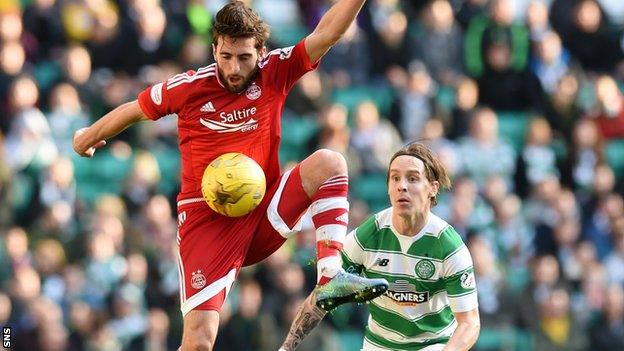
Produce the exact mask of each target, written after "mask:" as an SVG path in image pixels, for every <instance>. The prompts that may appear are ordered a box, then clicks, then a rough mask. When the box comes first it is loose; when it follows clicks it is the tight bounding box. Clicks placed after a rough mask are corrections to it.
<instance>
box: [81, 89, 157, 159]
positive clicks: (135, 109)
mask: <svg viewBox="0 0 624 351" xmlns="http://www.w3.org/2000/svg"><path fill="white" fill-rule="evenodd" d="M146 119H148V118H147V116H145V114H144V113H143V111H141V107H139V102H138V101H137V100H134V101H132V102H128V103H125V104H123V105H121V106H119V107H117V108H116V109H114V110H112V111H111V112H109V113H107V114H106V115H104V117H102V118H100V119H99V120H97V121H96V122H95V123H93V124H92V125H91V126H90V127H87V128H82V129H79V130H77V131H76V133H74V144H73V146H74V151H76V153H77V154H78V155H80V156H83V157H92V156H93V153H95V150H97V149H99V148H101V147H102V146H104V145H106V139H108V138H112V137H114V136H115V135H117V134H119V133H121V132H122V131H123V130H124V129H126V128H128V127H129V126H130V125H132V124H134V123H136V122H139V121H143V120H146Z"/></svg>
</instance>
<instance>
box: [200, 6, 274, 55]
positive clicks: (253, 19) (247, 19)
mask: <svg viewBox="0 0 624 351" xmlns="http://www.w3.org/2000/svg"><path fill="white" fill-rule="evenodd" d="M269 34H270V30H269V26H268V25H267V24H266V23H264V21H263V20H262V18H261V17H260V16H258V14H257V13H256V12H255V11H254V10H252V9H250V8H249V7H247V6H246V5H245V4H244V3H243V2H242V1H232V2H230V3H229V4H227V5H225V6H223V8H222V9H221V10H219V12H217V16H216V21H215V24H214V27H213V35H212V37H213V42H214V44H215V45H217V42H218V39H219V37H230V38H255V39H256V49H261V48H262V47H263V46H264V44H265V43H266V41H267V39H268V38H269Z"/></svg>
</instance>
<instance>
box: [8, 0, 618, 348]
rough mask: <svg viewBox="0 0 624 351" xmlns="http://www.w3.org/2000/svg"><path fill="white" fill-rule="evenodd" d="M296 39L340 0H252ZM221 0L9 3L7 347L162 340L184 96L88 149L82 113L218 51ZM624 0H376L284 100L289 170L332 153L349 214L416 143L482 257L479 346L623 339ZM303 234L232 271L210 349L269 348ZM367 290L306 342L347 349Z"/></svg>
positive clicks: (295, 278)
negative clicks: (428, 153) (441, 169)
mask: <svg viewBox="0 0 624 351" xmlns="http://www.w3.org/2000/svg"><path fill="white" fill-rule="evenodd" d="M248 2H249V3H251V5H252V6H253V7H254V8H255V9H256V10H257V11H259V12H260V14H261V15H262V16H263V17H264V18H265V20H266V21H267V22H268V23H269V24H271V25H272V31H273V35H272V40H271V41H270V43H269V46H270V47H271V48H275V47H279V46H288V45H293V44H294V43H296V42H297V41H298V40H300V39H301V38H302V37H303V35H305V33H308V32H309V31H310V30H312V29H313V28H314V26H315V25H316V23H318V20H319V18H320V16H321V15H322V14H323V13H324V12H325V11H326V10H327V8H328V7H329V6H331V4H332V3H333V1H332V0H249V1H248ZM224 3H225V0H2V1H0V236H1V241H0V286H1V288H0V326H10V327H11V328H12V338H13V340H12V341H13V347H14V349H16V350H49V351H53V350H175V349H176V348H177V346H178V345H179V341H180V338H181V313H180V311H179V301H178V269H177V266H176V246H175V232H176V214H175V196H176V194H177V189H178V186H179V179H178V167H179V163H178V162H179V161H178V155H177V149H176V145H177V140H176V119H175V116H172V117H167V118H164V119H162V120H161V121H159V122H157V123H142V124H141V125H139V126H136V127H133V128H131V129H129V130H127V131H125V132H123V133H122V134H121V135H119V136H118V137H116V138H115V139H114V140H111V141H110V142H109V145H107V146H106V148H104V149H102V150H100V151H98V153H96V155H95V157H94V158H93V159H90V160H86V159H80V158H79V157H77V156H76V155H75V154H74V153H73V151H72V148H71V139H72V136H73V132H74V131H75V130H76V129H78V128H81V127H83V126H86V125H88V124H89V123H91V122H93V121H94V120H96V119H97V118H99V117H100V116H102V115H103V114H104V113H106V112H107V111H109V110H110V109H112V108H114V107H115V106H117V105H119V104H121V103H123V102H125V101H129V100H131V99H134V98H136V95H137V93H138V92H140V91H141V90H142V89H144V88H145V87H146V86H147V85H149V84H153V83H155V82H159V81H162V80H166V79H167V78H168V77H170V76H173V75H175V74H177V73H179V72H180V71H184V70H188V69H197V68H199V67H202V66H205V65H207V64H209V63H210V62H211V38H210V31H211V25H212V18H213V15H214V13H215V12H216V11H217V10H218V9H219V8H220V7H221V6H222V5H223V4H224ZM623 88H624V2H623V1H620V0H463V1H462V0H448V1H447V0H409V1H408V0H369V1H367V3H366V4H365V7H364V9H363V11H362V13H361V15H360V16H359V18H358V21H357V22H356V23H355V24H353V25H352V26H351V28H349V30H348V32H347V33H346V35H345V37H344V38H343V39H342V40H341V41H340V42H339V43H338V44H337V45H336V46H335V47H334V48H333V49H332V50H331V51H330V53H329V54H328V55H327V56H326V57H325V58H324V59H323V61H322V63H321V65H320V69H319V70H317V71H314V72H311V73H309V74H307V75H306V76H304V77H303V78H302V79H301V80H300V82H299V83H297V84H296V85H295V87H294V88H293V91H292V92H291V94H290V96H289V98H288V100H287V103H286V107H285V111H284V125H285V127H284V128H283V134H284V135H283V145H282V150H281V151H280V155H281V157H282V160H283V161H284V162H283V164H284V167H288V166H289V165H291V164H292V162H293V161H296V160H299V159H301V158H302V157H305V156H306V155H307V154H309V153H311V152H312V151H314V150H316V149H318V148H330V149H332V150H337V151H340V152H341V153H342V154H343V155H345V157H346V159H347V161H348V165H349V172H350V176H351V200H352V201H351V219H350V225H351V227H355V226H357V225H358V224H359V223H361V222H362V221H363V220H364V219H365V218H366V217H367V216H369V215H370V214H371V213H372V212H374V211H376V210H379V209H381V208H383V207H384V206H387V196H386V190H385V184H384V182H385V174H384V172H385V169H386V167H387V162H388V160H389V157H390V155H391V154H392V153H393V152H394V151H395V150H396V149H397V148H398V147H399V146H401V145H402V144H404V143H405V142H407V141H411V140H415V139H423V140H425V142H426V143H428V144H429V145H430V146H431V147H432V148H433V149H434V150H435V151H436V152H437V154H438V155H439V156H440V157H441V158H442V160H443V162H444V164H445V165H446V167H447V168H448V170H449V172H450V174H451V175H452V178H453V183H454V186H453V188H452V190H451V191H449V192H448V193H446V194H443V195H442V196H441V198H440V200H439V204H438V206H437V207H435V208H434V210H433V212H434V213H436V214H438V215H440V216H441V217H442V218H445V219H446V220H447V221H449V223H451V224H452V225H453V226H454V227H455V228H456V229H457V230H458V232H459V233H460V234H461V235H463V237H464V240H465V241H466V243H467V245H468V247H469V249H470V251H471V252H472V257H473V259H474V264H475V270H476V275H477V284H478V292H479V303H480V307H479V309H480V312H481V321H482V329H481V336H480V339H479V341H478V343H477V347H476V349H478V350H531V349H534V350H588V349H592V350H623V349H624V198H623V194H624V94H623V93H622V90H623ZM314 249H315V236H314V231H313V229H312V228H311V225H310V224H309V223H308V224H307V225H306V226H304V230H303V231H302V232H301V233H300V234H299V235H297V236H295V237H294V238H293V239H292V240H290V241H289V242H288V243H287V244H286V245H285V246H284V247H283V248H282V249H280V250H279V251H278V252H276V253H275V254H274V255H273V256H271V257H270V258H269V259H267V260H266V261H265V262H263V263H261V264H259V265H257V266H255V267H251V268H249V269H245V270H243V272H242V273H241V276H240V279H239V282H238V283H237V284H236V286H235V288H234V289H233V291H232V293H231V294H230V296H229V298H228V302H227V303H226V305H225V307H224V309H223V311H222V313H221V326H220V332H219V336H218V338H217V345H216V349H217V350H232V351H236V350H241V351H251V350H258V351H261V350H275V349H277V346H278V345H279V342H280V341H281V340H282V338H283V337H284V335H285V334H286V332H287V329H288V327H289V325H290V321H291V320H292V319H293V317H294V315H295V313H296V308H297V306H298V305H299V303H300V302H301V301H302V299H303V298H305V296H306V295H307V293H308V292H309V291H310V290H311V289H312V288H313V284H314V282H315V269H314V263H313V262H312V259H313V257H314ZM366 318H367V315H366V309H365V308H364V307H362V306H344V307H341V308H340V309H338V310H337V311H336V312H334V313H332V314H331V315H330V316H329V317H328V318H327V320H326V321H325V322H323V324H321V326H320V327H319V328H317V329H316V330H315V331H314V333H313V334H312V335H311V337H310V338H309V339H307V340H306V341H305V342H304V343H303V345H302V346H301V350H328V351H331V350H358V349H359V345H361V343H360V342H361V336H362V333H363V328H364V325H365V322H366Z"/></svg>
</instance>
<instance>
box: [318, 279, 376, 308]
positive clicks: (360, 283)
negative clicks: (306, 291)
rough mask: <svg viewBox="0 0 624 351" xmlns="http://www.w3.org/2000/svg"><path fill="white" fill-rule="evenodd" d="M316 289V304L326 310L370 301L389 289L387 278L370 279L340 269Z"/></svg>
mask: <svg viewBox="0 0 624 351" xmlns="http://www.w3.org/2000/svg"><path fill="white" fill-rule="evenodd" d="M315 290H316V305H317V306H318V307H320V308H322V309H324V310H325V311H331V310H333V309H334V308H336V307H338V306H340V305H342V304H345V303H362V302H367V301H370V300H372V299H374V298H376V297H378V296H379V295H381V294H383V293H385V292H386V290H388V281H387V280H385V279H369V278H364V277H361V276H359V275H355V274H351V273H347V272H346V271H344V270H340V271H339V272H338V273H337V274H336V275H335V276H334V277H333V278H332V279H331V280H330V281H329V282H327V283H326V284H324V285H319V286H317V287H316V288H315Z"/></svg>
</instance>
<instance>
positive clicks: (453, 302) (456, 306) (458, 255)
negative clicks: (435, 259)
mask: <svg viewBox="0 0 624 351" xmlns="http://www.w3.org/2000/svg"><path fill="white" fill-rule="evenodd" d="M440 245H441V246H442V248H443V250H442V251H443V252H444V253H445V255H444V260H443V261H442V277H443V278H442V279H443V281H444V286H445V288H446V292H447V295H448V298H449V304H450V306H451V310H452V311H453V312H467V311H470V310H473V309H475V308H477V307H478V306H479V304H478V301H477V285H476V281H475V276H474V267H473V265H472V257H471V256H470V252H469V251H468V248H467V247H466V245H465V244H464V242H463V241H462V239H461V237H460V236H459V234H458V233H457V232H456V231H455V229H453V228H452V227H448V228H447V229H446V230H445V231H444V232H443V233H442V234H441V235H440Z"/></svg>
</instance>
